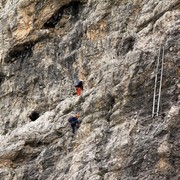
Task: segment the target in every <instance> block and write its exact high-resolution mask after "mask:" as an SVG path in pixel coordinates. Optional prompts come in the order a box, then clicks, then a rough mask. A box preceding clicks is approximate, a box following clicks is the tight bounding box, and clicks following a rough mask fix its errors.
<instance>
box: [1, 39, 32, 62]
mask: <svg viewBox="0 0 180 180" xmlns="http://www.w3.org/2000/svg"><path fill="white" fill-rule="evenodd" d="M34 44H35V43H34V42H33V43H32V42H28V43H25V44H21V45H18V46H15V47H14V48H13V49H11V50H10V52H9V54H8V55H7V56H6V57H5V59H4V61H5V62H6V63H11V62H14V61H16V60H23V59H25V58H29V57H31V56H32V47H33V46H34Z"/></svg>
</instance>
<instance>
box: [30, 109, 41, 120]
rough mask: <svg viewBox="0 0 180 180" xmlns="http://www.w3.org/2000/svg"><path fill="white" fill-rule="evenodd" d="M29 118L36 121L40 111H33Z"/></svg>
mask: <svg viewBox="0 0 180 180" xmlns="http://www.w3.org/2000/svg"><path fill="white" fill-rule="evenodd" d="M29 118H30V119H31V121H35V120H36V119H38V118H39V113H38V112H36V111H33V112H32V113H31V114H30V115H29Z"/></svg>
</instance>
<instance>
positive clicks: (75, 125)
mask: <svg viewBox="0 0 180 180" xmlns="http://www.w3.org/2000/svg"><path fill="white" fill-rule="evenodd" d="M79 117H80V116H79V114H76V116H71V117H69V119H68V122H69V123H70V125H71V128H72V133H73V134H74V133H75V130H76V129H78V128H79V124H80V123H79V120H78V118H79Z"/></svg>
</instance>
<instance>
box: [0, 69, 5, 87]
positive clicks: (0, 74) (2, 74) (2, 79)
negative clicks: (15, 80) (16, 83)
mask: <svg viewBox="0 0 180 180" xmlns="http://www.w3.org/2000/svg"><path fill="white" fill-rule="evenodd" d="M4 80H5V74H4V73H2V72H0V85H1V84H2V83H3V82H4Z"/></svg>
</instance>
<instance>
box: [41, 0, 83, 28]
mask: <svg viewBox="0 0 180 180" xmlns="http://www.w3.org/2000/svg"><path fill="white" fill-rule="evenodd" d="M80 5H81V3H80V2H79V1H74V2H70V3H69V4H67V5H64V6H62V7H61V8H60V9H58V10H57V11H56V12H55V13H54V14H53V15H52V16H51V18H50V19H49V20H48V21H47V22H46V23H45V24H44V25H43V28H45V29H48V28H54V27H55V26H56V24H58V22H59V21H60V20H61V18H62V16H63V14H64V15H66V16H68V17H69V19H70V20H72V19H76V18H77V17H78V14H79V8H80Z"/></svg>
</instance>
